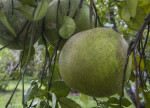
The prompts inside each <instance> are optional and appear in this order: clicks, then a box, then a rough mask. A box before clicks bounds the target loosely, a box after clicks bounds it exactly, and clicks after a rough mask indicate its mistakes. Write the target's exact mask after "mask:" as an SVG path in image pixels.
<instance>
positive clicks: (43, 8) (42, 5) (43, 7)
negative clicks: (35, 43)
mask: <svg viewBox="0 0 150 108" xmlns="http://www.w3.org/2000/svg"><path fill="white" fill-rule="evenodd" d="M47 8H48V1H47V0H41V1H40V2H38V6H37V8H36V11H35V14H34V20H40V19H42V18H43V17H44V16H45V15H46V12H47Z"/></svg>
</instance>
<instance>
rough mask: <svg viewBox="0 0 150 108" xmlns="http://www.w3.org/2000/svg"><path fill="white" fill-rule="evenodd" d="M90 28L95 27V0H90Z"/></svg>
mask: <svg viewBox="0 0 150 108" xmlns="http://www.w3.org/2000/svg"><path fill="white" fill-rule="evenodd" d="M89 17H90V28H91V29H92V28H93V27H94V25H93V18H92V17H93V0H90V16H89Z"/></svg>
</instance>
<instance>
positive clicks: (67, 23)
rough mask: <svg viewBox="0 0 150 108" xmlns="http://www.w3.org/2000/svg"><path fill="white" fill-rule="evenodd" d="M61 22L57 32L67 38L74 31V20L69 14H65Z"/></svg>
mask: <svg viewBox="0 0 150 108" xmlns="http://www.w3.org/2000/svg"><path fill="white" fill-rule="evenodd" d="M63 22H64V23H63V25H62V27H61V28H60V30H59V34H60V36H61V37H62V38H64V39H68V38H69V37H70V36H71V35H72V34H73V33H74V31H75V27H76V25H75V22H74V20H73V19H72V18H71V17H69V16H65V17H64V21H63Z"/></svg>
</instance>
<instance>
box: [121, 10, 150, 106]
mask: <svg viewBox="0 0 150 108" xmlns="http://www.w3.org/2000/svg"><path fill="white" fill-rule="evenodd" d="M149 22H150V12H149V14H148V15H147V17H146V18H145V20H144V23H143V25H142V27H141V29H140V30H139V32H138V33H137V34H136V35H135V38H134V39H133V40H132V41H131V42H130V44H129V48H128V57H127V59H126V64H125V68H124V75H123V81H122V93H121V96H120V100H119V101H120V107H121V104H122V97H123V95H124V79H125V75H126V68H127V62H128V59H129V56H130V54H131V53H132V52H134V56H135V48H136V46H137V43H138V41H139V39H140V38H142V34H143V31H144V29H145V27H146V26H147V24H149ZM135 59H136V58H135ZM136 63H137V62H136ZM136 70H137V66H136ZM136 75H137V73H136ZM136 77H137V76H136ZM136 80H137V78H136ZM136 84H138V82H137V81H136ZM136 86H138V85H136ZM137 93H138V91H137ZM136 98H137V99H136V100H137V101H138V100H139V99H138V96H137V94H136ZM137 106H138V107H139V102H137Z"/></svg>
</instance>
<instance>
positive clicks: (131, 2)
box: [127, 0, 137, 17]
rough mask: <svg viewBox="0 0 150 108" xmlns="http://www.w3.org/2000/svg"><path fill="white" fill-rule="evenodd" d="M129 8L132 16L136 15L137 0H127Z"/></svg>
mask: <svg viewBox="0 0 150 108" xmlns="http://www.w3.org/2000/svg"><path fill="white" fill-rule="evenodd" d="M127 5H128V9H129V11H130V14H131V16H132V17H135V15H136V8H137V0H127Z"/></svg>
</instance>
